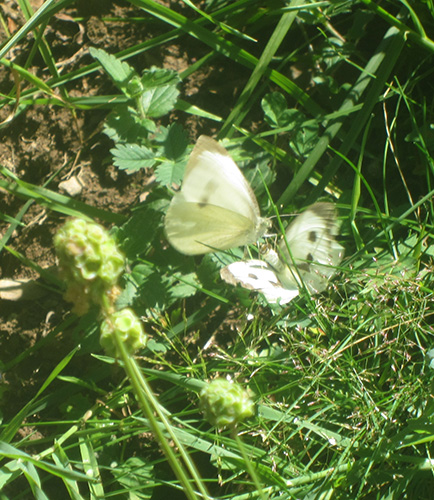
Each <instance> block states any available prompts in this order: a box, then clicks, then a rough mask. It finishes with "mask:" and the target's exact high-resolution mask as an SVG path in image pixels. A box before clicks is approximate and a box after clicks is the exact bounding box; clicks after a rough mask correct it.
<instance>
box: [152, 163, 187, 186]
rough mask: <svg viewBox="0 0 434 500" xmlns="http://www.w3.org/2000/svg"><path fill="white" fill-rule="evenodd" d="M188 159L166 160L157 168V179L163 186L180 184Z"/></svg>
mask: <svg viewBox="0 0 434 500" xmlns="http://www.w3.org/2000/svg"><path fill="white" fill-rule="evenodd" d="M186 163H187V160H185V161H183V162H179V161H178V162H176V163H174V162H172V161H165V162H162V163H160V165H158V167H157V168H156V169H155V179H156V181H157V182H158V183H160V184H162V185H163V186H172V185H173V184H175V185H178V186H179V185H180V184H181V180H182V178H183V176H184V170H185V165H186Z"/></svg>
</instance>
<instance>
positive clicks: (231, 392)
mask: <svg viewBox="0 0 434 500" xmlns="http://www.w3.org/2000/svg"><path fill="white" fill-rule="evenodd" d="M252 395H253V393H252V392H251V391H250V389H247V390H245V389H243V387H241V385H239V384H236V383H234V382H230V381H229V380H226V379H223V378H220V379H216V380H213V381H212V382H210V383H209V384H208V385H206V386H205V387H204V388H203V389H202V391H201V392H200V403H201V408H202V410H203V411H204V413H205V418H206V419H207V420H208V421H209V422H210V423H211V424H212V425H215V426H216V427H224V426H230V427H234V426H235V425H236V424H237V423H238V422H241V421H242V420H244V419H245V418H248V417H251V416H252V415H254V413H255V405H254V403H253V401H252V399H251V398H252Z"/></svg>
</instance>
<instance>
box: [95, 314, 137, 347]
mask: <svg viewBox="0 0 434 500" xmlns="http://www.w3.org/2000/svg"><path fill="white" fill-rule="evenodd" d="M115 332H116V333H117V335H118V336H119V337H120V338H121V340H122V342H123V343H124V346H125V349H126V350H127V352H128V353H133V352H134V351H137V350H138V349H142V348H143V347H145V346H146V341H147V336H146V333H145V331H144V329H143V325H142V323H141V321H140V320H139V318H138V317H137V316H136V313H135V312H134V311H133V310H132V309H128V308H126V309H122V310H120V311H117V312H115V313H113V314H111V315H110V316H109V317H108V318H106V319H105V320H104V321H103V323H102V325H101V336H100V339H99V341H100V344H101V347H103V349H104V350H105V352H106V353H107V354H109V355H110V356H115V355H116V353H117V349H116V343H115V340H114V334H115Z"/></svg>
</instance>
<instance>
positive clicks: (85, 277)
mask: <svg viewBox="0 0 434 500" xmlns="http://www.w3.org/2000/svg"><path fill="white" fill-rule="evenodd" d="M54 246H55V249H56V253H57V256H58V259H59V268H60V273H61V276H62V278H63V279H64V280H65V281H66V284H67V290H66V293H65V299H66V300H68V301H69V302H73V303H74V306H75V307H74V311H75V312H76V313H77V314H84V313H86V312H87V310H88V309H89V305H90V303H93V304H98V305H100V306H103V307H104V306H105V305H106V304H107V303H109V304H113V303H114V300H115V297H116V296H117V293H118V292H117V291H116V289H117V280H118V278H119V276H120V275H121V274H122V272H123V270H124V265H125V258H124V256H123V255H122V253H121V252H120V251H119V250H118V248H117V245H116V242H115V240H114V239H113V238H112V237H111V236H110V235H109V233H108V232H107V231H106V229H104V228H103V227H102V226H100V225H98V224H95V223H94V222H88V221H86V220H83V219H69V220H68V221H67V222H66V223H65V224H64V225H63V226H62V227H61V228H60V229H59V230H58V232H57V234H56V235H55V237H54Z"/></svg>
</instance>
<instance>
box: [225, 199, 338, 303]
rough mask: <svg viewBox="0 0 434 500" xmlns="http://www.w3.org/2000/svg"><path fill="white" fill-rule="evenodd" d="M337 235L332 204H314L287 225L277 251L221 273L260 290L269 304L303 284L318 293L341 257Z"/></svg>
mask: <svg viewBox="0 0 434 500" xmlns="http://www.w3.org/2000/svg"><path fill="white" fill-rule="evenodd" d="M337 234H338V225H337V220H336V213H335V209H334V206H333V205H332V204H331V203H315V204H314V205H311V206H310V207H309V208H308V209H307V210H305V211H304V212H303V213H302V214H301V215H298V216H297V217H296V218H295V219H294V221H293V222H292V223H291V224H290V225H289V226H288V228H287V230H286V234H285V239H284V240H282V241H281V242H280V244H279V246H278V252H276V251H275V250H273V249H270V248H267V249H266V250H265V252H263V255H264V260H263V261H261V260H248V261H239V262H233V263H232V264H229V265H228V266H226V267H224V268H223V269H221V271H220V275H221V277H222V279H223V280H224V281H226V282H227V283H230V284H232V285H237V284H240V285H241V286H242V287H244V288H247V289H249V290H257V291H259V292H261V293H263V294H264V296H265V298H266V299H267V301H268V302H269V303H271V304H276V303H279V304H287V303H288V302H290V301H291V300H292V299H294V298H295V297H297V295H298V294H299V288H300V287H302V286H305V287H306V288H307V289H308V290H309V291H310V292H311V293H320V292H322V291H323V290H325V288H326V287H327V282H328V280H329V279H330V278H331V277H332V275H333V274H334V272H335V268H336V266H338V265H339V263H340V262H341V260H342V257H343V250H344V249H343V247H342V246H341V245H340V244H339V243H338V242H337V241H336V239H335V236H336V235H337ZM285 240H286V241H285ZM287 245H288V246H287ZM288 247H289V251H288Z"/></svg>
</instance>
